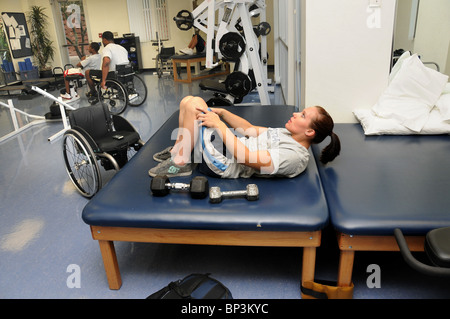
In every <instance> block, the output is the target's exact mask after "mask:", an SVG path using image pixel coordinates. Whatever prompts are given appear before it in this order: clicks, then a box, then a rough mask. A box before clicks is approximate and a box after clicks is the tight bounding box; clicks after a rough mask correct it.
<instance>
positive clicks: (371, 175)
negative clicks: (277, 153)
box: [312, 124, 450, 235]
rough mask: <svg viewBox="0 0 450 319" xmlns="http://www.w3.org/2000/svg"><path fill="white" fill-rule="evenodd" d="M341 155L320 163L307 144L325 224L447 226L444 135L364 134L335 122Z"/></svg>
mask: <svg viewBox="0 0 450 319" xmlns="http://www.w3.org/2000/svg"><path fill="white" fill-rule="evenodd" d="M334 131H335V133H336V134H337V135H338V136H339V137H340V140H341V144H342V150H341V155H340V156H339V157H337V158H336V159H335V160H334V161H333V162H331V163H330V164H328V165H326V166H324V165H322V164H321V163H319V160H318V158H319V157H318V156H319V154H320V150H321V149H322V148H323V147H324V146H325V145H327V144H328V143H329V139H326V140H325V141H324V142H323V143H322V144H321V145H319V146H313V147H312V151H313V153H314V156H315V157H316V162H317V163H319V164H318V168H319V173H320V176H321V180H322V184H323V187H324V191H325V196H326V199H327V203H328V207H329V211H330V223H331V224H332V225H333V226H334V227H335V228H336V229H337V230H338V231H341V232H343V233H346V234H352V235H393V231H394V229H395V228H396V227H398V228H400V229H402V231H403V233H405V234H408V235H425V234H426V233H427V232H428V231H429V230H431V229H434V228H438V227H443V226H450V136H449V135H440V136H424V135H421V136H365V135H364V132H363V130H362V128H361V125H360V124H336V125H335V130H334Z"/></svg>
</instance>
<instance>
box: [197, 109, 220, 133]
mask: <svg viewBox="0 0 450 319" xmlns="http://www.w3.org/2000/svg"><path fill="white" fill-rule="evenodd" d="M197 110H198V111H200V113H198V114H197V120H199V121H201V125H202V126H206V127H210V128H219V126H220V124H221V123H222V121H221V120H220V116H219V114H218V113H217V112H214V111H206V112H205V111H204V110H203V109H200V108H197ZM216 110H217V109H216Z"/></svg>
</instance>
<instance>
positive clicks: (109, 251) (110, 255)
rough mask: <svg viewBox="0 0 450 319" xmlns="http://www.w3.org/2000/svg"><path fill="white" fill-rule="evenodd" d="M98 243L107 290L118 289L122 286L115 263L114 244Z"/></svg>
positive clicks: (104, 241)
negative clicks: (107, 285) (106, 280)
mask: <svg viewBox="0 0 450 319" xmlns="http://www.w3.org/2000/svg"><path fill="white" fill-rule="evenodd" d="M98 243H99V245H100V251H101V253H102V258H103V264H104V266H105V272H106V278H107V279H108V284H109V289H115V290H117V289H120V286H122V278H121V277H120V270H119V264H118V263H117V256H116V250H115V248H114V242H113V241H108V240H99V241H98Z"/></svg>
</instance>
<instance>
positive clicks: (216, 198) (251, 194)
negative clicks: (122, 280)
mask: <svg viewBox="0 0 450 319" xmlns="http://www.w3.org/2000/svg"><path fill="white" fill-rule="evenodd" d="M226 197H228V198H231V197H245V198H246V199H247V200H249V201H254V200H258V198H259V190H258V186H257V185H256V184H248V185H247V188H246V189H245V190H241V191H226V192H222V191H221V190H220V187H217V186H214V187H211V188H210V189H209V201H210V202H211V203H214V204H215V203H220V202H221V201H222V199H223V198H226Z"/></svg>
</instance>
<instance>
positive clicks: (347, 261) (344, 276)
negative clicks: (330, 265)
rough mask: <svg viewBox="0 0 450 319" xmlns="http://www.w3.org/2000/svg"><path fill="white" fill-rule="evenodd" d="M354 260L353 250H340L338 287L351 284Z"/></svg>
mask: <svg viewBox="0 0 450 319" xmlns="http://www.w3.org/2000/svg"><path fill="white" fill-rule="evenodd" d="M354 260H355V251H354V250H341V255H340V256H339V273H338V286H339V287H350V286H351V283H352V273H353V261H354Z"/></svg>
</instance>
